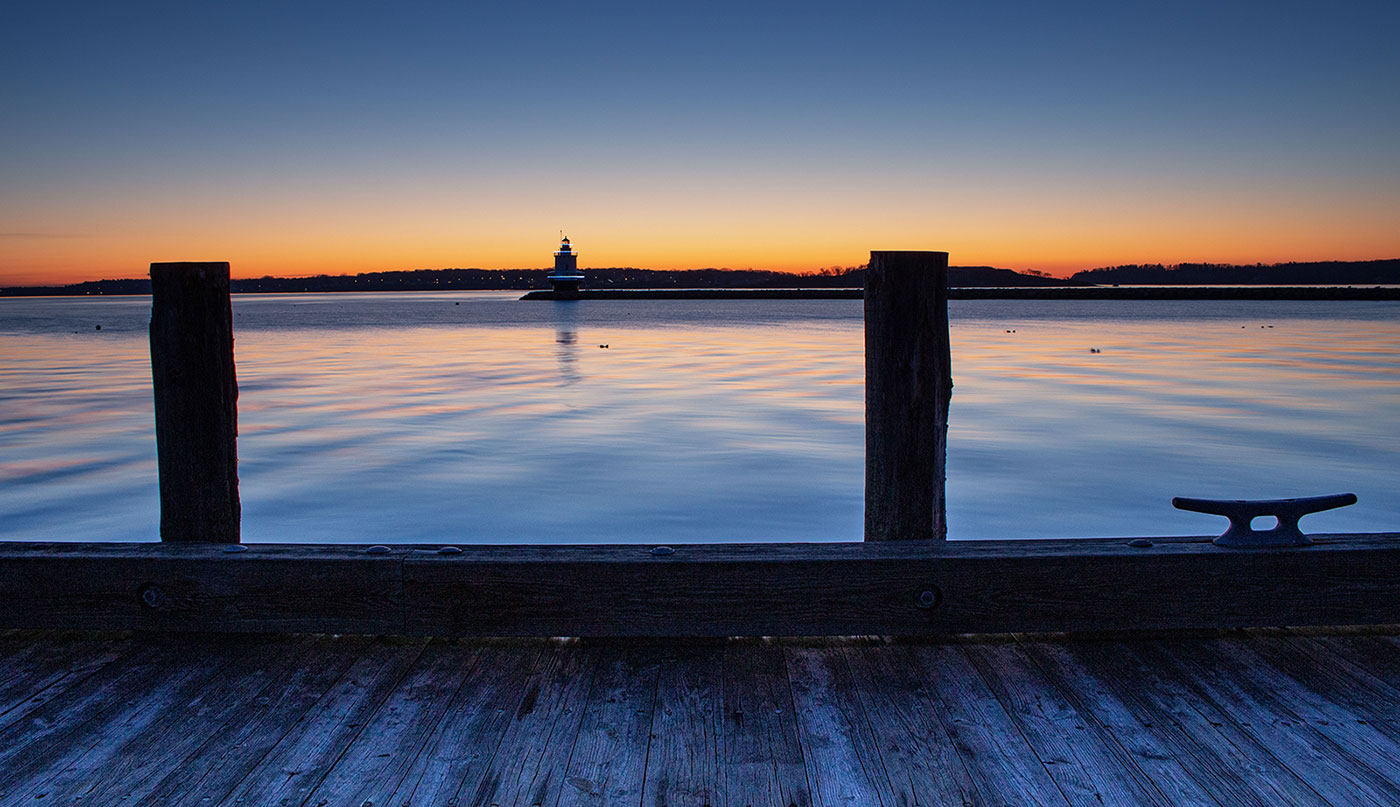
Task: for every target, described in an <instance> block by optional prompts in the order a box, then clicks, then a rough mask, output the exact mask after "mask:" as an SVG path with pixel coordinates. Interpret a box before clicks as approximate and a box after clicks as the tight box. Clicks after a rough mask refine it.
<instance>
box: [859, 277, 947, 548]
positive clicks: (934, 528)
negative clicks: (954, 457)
mask: <svg viewBox="0 0 1400 807" xmlns="http://www.w3.org/2000/svg"><path fill="white" fill-rule="evenodd" d="M952 392H953V375H952V358H951V353H950V349H949V342H948V253H946V252H896V251H883V252H871V253H870V265H869V268H867V269H866V272H865V540H867V541H893V540H910V539H930V538H931V539H935V540H943V539H944V538H945V537H947V532H948V526H947V518H946V516H945V507H944V503H943V488H944V477H945V458H946V456H947V442H948V402H949V400H950V398H951V396H952Z"/></svg>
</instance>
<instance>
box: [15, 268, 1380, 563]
mask: <svg viewBox="0 0 1400 807" xmlns="http://www.w3.org/2000/svg"><path fill="white" fill-rule="evenodd" d="M459 300H460V301H461V304H460V305H455V304H454V303H456V302H457V301H459ZM956 302H957V303H958V304H957V305H954V306H952V307H951V311H950V315H951V317H952V323H951V324H952V338H953V339H952V341H953V364H954V366H953V371H954V376H955V379H954V380H955V381H956V383H957V385H958V386H957V392H956V395H955V399H954V404H953V414H952V419H951V423H950V433H949V441H948V514H949V534H950V536H952V537H955V538H992V537H1053V536H1072V535H1081V536H1084V535H1120V536H1122V535H1173V534H1175V535H1180V534H1200V533H1202V532H1208V531H1212V530H1214V531H1216V532H1218V531H1219V530H1220V529H1221V528H1222V525H1219V524H1217V523H1216V521H1217V519H1215V518H1212V517H1208V516H1201V515H1196V514H1191V513H1185V512H1182V511H1176V510H1174V509H1173V508H1172V507H1171V504H1170V501H1171V497H1172V496H1175V495H1186V496H1201V497H1207V498H1246V497H1248V498H1286V497H1289V496H1297V495H1310V494H1318V493H1333V492H1342V491H1350V492H1354V493H1356V494H1357V495H1358V496H1359V497H1360V503H1359V504H1357V505H1356V506H1354V507H1349V508H1345V509H1343V510H1336V511H1331V512H1329V513H1322V514H1318V515H1316V516H1311V517H1309V519H1308V520H1305V521H1304V529H1305V530H1307V531H1317V532H1323V531H1374V530H1389V529H1395V528H1396V526H1397V525H1400V498H1397V497H1396V496H1395V495H1394V490H1395V489H1396V488H1397V487H1400V430H1397V429H1395V427H1394V424H1395V423H1396V422H1400V373H1396V372H1395V367H1394V365H1395V362H1394V357H1395V356H1396V355H1397V354H1400V304H1395V303H1390V304H1350V303H1346V304H1341V303H1331V304H1327V303H1323V304H1316V303H1220V304H1214V303H1202V302H1193V303H1191V304H1189V306H1173V305H1171V304H1161V305H1156V304H1137V303H1124V304H1121V305H1120V304H1117V303H1107V302H1097V303H1096V302H1093V301H1090V302H1088V303H1085V304H1082V305H1072V304H1068V303H1065V304H1060V303H1039V302H1023V303H1016V302H1001V301H956ZM847 303H852V304H851V305H848V304H847ZM149 311H150V302H149V298H146V299H141V298H126V299H110V300H83V299H71V298H70V299H50V300H22V301H17V300H8V301H7V300H0V357H3V360H2V361H0V479H3V481H4V484H0V538H4V539H18V540H53V539H80V540H153V539H154V538H155V537H156V536H157V535H158V531H157V527H156V523H157V519H156V515H157V514H156V503H157V499H158V497H157V492H156V476H155V440H154V435H153V422H152V413H151V400H152V399H151V375H150V362H149V359H148V355H149V353H148V350H147V344H146V323H147V321H148V320H149ZM234 316H235V328H236V330H237V333H238V344H237V360H238V378H239V386H240V390H241V393H240V398H239V455H240V468H239V470H240V476H241V484H240V490H241V492H242V497H243V513H244V519H243V530H244V538H245V540H248V541H326V542H337V541H368V542H372V543H390V542H430V541H434V540H442V541H444V542H459V541H461V542H467V541H470V542H528V543H550V542H566V541H567V542H589V543H593V542H596V543H609V542H629V541H651V540H656V541H661V540H664V541H665V542H668V543H672V542H683V541H763V540H799V541H819V540H857V539H859V538H860V531H861V519H862V487H863V480H864V474H863V453H862V448H863V445H864V412H863V382H864V371H863V367H862V363H861V356H862V351H861V344H862V330H861V310H860V304H859V301H816V302H814V301H772V302H757V301H755V302H746V301H729V302H725V301H715V302H708V301H706V302H695V303H692V302H688V301H656V302H651V301H646V302H632V301H626V302H618V303H616V304H600V303H598V302H596V301H585V302H583V303H572V304H568V303H549V302H538V303H519V302H517V301H516V300H515V299H513V297H512V298H507V297H506V296H503V295H493V296H473V295H465V294H462V293H449V294H422V295H418V294H386V295H382V296H373V295H370V296H356V295H319V296H317V295H304V296H272V295H266V296H256V297H236V298H235V300H234ZM94 322H101V323H102V326H103V328H102V330H101V331H95V330H93V328H92V324H93V323H94ZM1261 323H1266V324H1273V325H1275V326H1276V327H1274V328H1260V327H1259V325H1260V324H1261ZM83 324H86V327H85V328H80V326H81V325H83ZM1242 325H1247V326H1249V327H1241V326H1242ZM551 338H552V340H553V341H551ZM599 343H606V344H609V345H610V346H611V348H610V349H609V350H600V349H599V348H598V344H599ZM1090 348H1097V349H1100V350H1101V351H1102V352H1101V353H1091V352H1090ZM585 350H586V351H588V352H587V353H586V354H584V353H582V351H585ZM585 364H587V366H586V367H585V366H584V365H585ZM565 386H567V389H562V387H565ZM554 479H568V480H570V485H569V488H568V495H565V496H557V495H555V491H551V490H548V489H546V488H543V487H542V480H554ZM1008 502H1010V503H1011V504H1010V505H1008Z"/></svg>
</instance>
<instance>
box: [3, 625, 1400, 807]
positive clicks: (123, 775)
mask: <svg viewBox="0 0 1400 807" xmlns="http://www.w3.org/2000/svg"><path fill="white" fill-rule="evenodd" d="M1397 630H1400V629H1396V628H1381V629H1361V630H1356V629H1353V630H1329V629H1313V630H1307V631H1301V630H1293V631H1286V630H1249V631H1225V632H1210V633H1194V634H1182V633H1159V634H1143V633H1136V634H1130V635H1129V634H1119V635H1111V636H1098V637H1087V638H1086V637H1078V638H1075V637H1067V636H1065V635H1027V636H1014V637H1013V636H1007V635H1003V636H992V637H979V638H967V637H957V638H946V639H942V640H928V639H924V640H910V641H890V640H880V639H873V638H871V639H851V638H847V639H812V640H781V641H779V640H765V639H729V640H713V641H696V640H688V641H684V642H678V641H664V640H650V641H636V640H632V641H623V640H561V639H497V640H460V639H424V638H417V639H410V638H396V639H385V638H363V637H328V636H306V635H301V636H297V635H263V636H229V635H224V636H217V635H212V634H194V635H190V634H184V635H178V636H176V635H170V634H99V633H69V634H59V633H52V632H13V633H7V634H3V635H0V805H50V804H64V805H118V804H120V805H249V806H251V805H258V806H259V807H263V806H264V805H314V806H315V807H339V805H346V806H347V807H376V806H382V807H389V806H390V805H392V806H393V807H418V805H423V806H424V807H428V806H429V805H462V806H463V807H465V806H466V805H480V806H481V807H487V806H488V805H495V806H496V807H510V805H526V806H527V807H534V806H535V805H540V806H541V807H544V806H550V807H552V806H553V805H579V804H598V805H602V804H608V805H637V807H643V805H645V807H653V806H658V807H659V806H660V805H677V806H682V805H683V806H685V807H705V806H706V805H708V806H709V807H749V806H750V805H752V807H763V806H766V805H773V807H790V806H791V805H797V806H798V807H803V806H804V805H809V804H810V805H856V806H857V807H859V806H860V805H874V806H878V807H895V806H896V805H915V804H920V805H944V804H959V805H962V804H976V805H983V804H985V805H1094V807H1100V805H1152V804H1160V805H1178V804H1196V805H1221V806H1222V807H1225V806H1227V805H1251V804H1256V805H1270V806H1271V807H1272V805H1280V804H1288V805H1343V804H1348V805H1350V804H1355V805H1383V804H1400V638H1397V635H1396V633H1397Z"/></svg>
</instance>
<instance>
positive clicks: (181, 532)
mask: <svg viewBox="0 0 1400 807" xmlns="http://www.w3.org/2000/svg"><path fill="white" fill-rule="evenodd" d="M151 376H152V381H153V382H154V386H155V412H156V455H157V459H158V462H159V476H160V539H161V540H162V541H179V542H196V543H229V544H236V543H238V542H239V519H240V515H241V508H240V506H239V502H238V449H237V437H238V382H237V380H236V379H235V377H234V366H233V309H232V306H231V304H230V302H229V268H228V264H227V263H224V262H210V263H153V264H151Z"/></svg>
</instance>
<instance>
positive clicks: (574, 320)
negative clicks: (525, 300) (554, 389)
mask: <svg viewBox="0 0 1400 807" xmlns="http://www.w3.org/2000/svg"><path fill="white" fill-rule="evenodd" d="M540 305H549V306H551V307H552V308H553V310H552V311H551V313H552V314H553V315H554V344H555V348H554V356H555V359H556V361H557V362H558V364H559V386H561V387H568V386H572V385H574V384H577V383H578V380H579V378H580V376H579V371H578V319H579V313H578V301H577V300H555V301H553V302H549V303H540Z"/></svg>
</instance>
